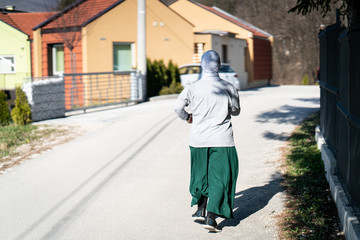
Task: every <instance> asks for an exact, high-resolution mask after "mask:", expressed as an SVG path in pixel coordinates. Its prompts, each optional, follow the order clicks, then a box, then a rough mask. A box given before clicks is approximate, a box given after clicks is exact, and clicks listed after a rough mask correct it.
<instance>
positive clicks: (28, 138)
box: [0, 124, 65, 163]
mask: <svg viewBox="0 0 360 240" xmlns="http://www.w3.org/2000/svg"><path fill="white" fill-rule="evenodd" d="M64 133H65V131H63V130H60V129H56V128H53V127H49V126H44V125H42V126H41V127H39V126H36V125H33V124H29V125H14V124H11V125H8V126H4V127H0V163H2V162H4V161H8V160H9V158H11V157H12V156H14V155H18V154H19V153H18V152H17V151H18V149H19V148H20V147H21V146H23V145H26V144H33V145H34V144H38V143H40V142H41V141H45V139H47V138H49V137H50V136H52V135H54V134H57V135H62V134H64Z"/></svg>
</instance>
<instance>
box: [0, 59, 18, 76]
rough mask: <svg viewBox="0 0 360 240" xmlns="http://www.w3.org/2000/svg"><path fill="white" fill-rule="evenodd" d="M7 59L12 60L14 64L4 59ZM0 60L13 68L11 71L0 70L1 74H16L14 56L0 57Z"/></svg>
mask: <svg viewBox="0 0 360 240" xmlns="http://www.w3.org/2000/svg"><path fill="white" fill-rule="evenodd" d="M9 57H11V58H13V60H14V63H12V62H11V61H9V60H8V59H6V58H9ZM0 59H1V60H2V61H4V62H5V63H7V64H8V65H10V66H11V67H13V68H14V70H13V71H1V69H0V73H1V74H4V73H5V74H8V73H16V56H15V55H0Z"/></svg>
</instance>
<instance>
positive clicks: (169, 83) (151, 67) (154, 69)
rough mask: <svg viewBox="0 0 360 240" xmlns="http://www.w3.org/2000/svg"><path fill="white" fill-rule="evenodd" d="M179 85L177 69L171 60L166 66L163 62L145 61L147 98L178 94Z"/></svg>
mask: <svg viewBox="0 0 360 240" xmlns="http://www.w3.org/2000/svg"><path fill="white" fill-rule="evenodd" d="M182 89H183V88H182V86H181V84H180V73H179V68H178V67H177V65H176V64H174V63H173V62H172V61H171V60H170V61H169V63H168V65H167V66H166V65H165V64H164V61H163V60H159V61H158V60H154V61H151V60H150V59H147V96H148V97H152V96H157V95H159V94H160V95H164V94H172V93H179V92H181V90H182Z"/></svg>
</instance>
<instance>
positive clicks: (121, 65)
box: [113, 43, 133, 71]
mask: <svg viewBox="0 0 360 240" xmlns="http://www.w3.org/2000/svg"><path fill="white" fill-rule="evenodd" d="M132 48H133V44H132V43H114V44H113V59H114V64H113V70H114V71H131V68H132V65H133V56H132V52H133V51H132Z"/></svg>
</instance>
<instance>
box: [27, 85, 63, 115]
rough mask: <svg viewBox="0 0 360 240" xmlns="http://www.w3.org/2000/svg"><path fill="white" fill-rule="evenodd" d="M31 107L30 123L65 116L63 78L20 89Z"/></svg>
mask: <svg viewBox="0 0 360 240" xmlns="http://www.w3.org/2000/svg"><path fill="white" fill-rule="evenodd" d="M22 89H23V91H24V92H25V93H26V96H27V98H28V101H29V104H30V106H31V111H32V114H31V118H32V121H41V120H46V119H51V118H58V117H64V116H65V87H64V80H63V78H49V79H46V80H39V81H34V82H30V83H24V84H23V87H22Z"/></svg>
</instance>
